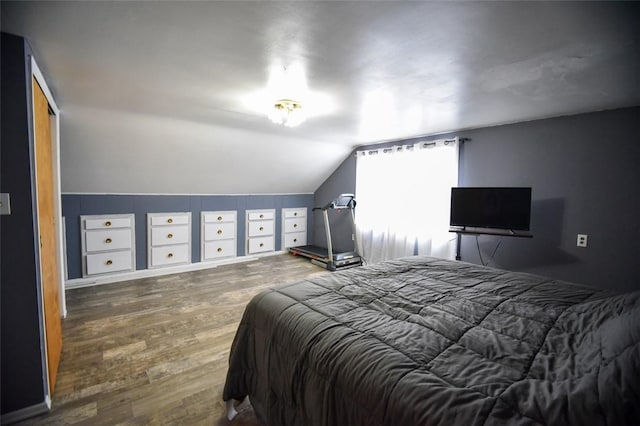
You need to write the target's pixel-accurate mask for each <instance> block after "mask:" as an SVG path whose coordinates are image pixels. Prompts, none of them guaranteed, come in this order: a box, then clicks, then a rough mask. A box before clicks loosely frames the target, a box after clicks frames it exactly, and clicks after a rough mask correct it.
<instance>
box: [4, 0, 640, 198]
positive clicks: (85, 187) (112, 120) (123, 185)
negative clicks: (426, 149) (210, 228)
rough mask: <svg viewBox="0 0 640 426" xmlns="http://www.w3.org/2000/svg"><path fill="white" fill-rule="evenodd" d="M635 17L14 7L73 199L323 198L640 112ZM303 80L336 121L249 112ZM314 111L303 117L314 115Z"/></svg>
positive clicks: (430, 8)
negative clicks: (466, 139) (398, 160)
mask: <svg viewBox="0 0 640 426" xmlns="http://www.w3.org/2000/svg"><path fill="white" fill-rule="evenodd" d="M639 6H640V4H639V3H636V2H628V3H627V2H624V3H622V2H605V3H596V2H586V3H581V2H526V3H523V2H401V1H394V2H380V1H375V2H374V1H371V2H370V1H355V2H342V1H328V2H311V1H296V2H265V1H260V2H248V1H226V2H218V1H213V2H190V1H167V2H151V1H141V2H99V1H98V2H48V1H47V2H15V3H14V2H7V1H2V3H1V12H2V31H4V32H9V33H13V34H18V35H22V36H24V37H26V38H27V39H28V41H29V42H30V44H31V46H32V47H33V49H34V51H35V54H36V58H37V60H38V62H39V64H40V67H41V68H42V69H43V71H44V73H45V76H47V79H48V83H49V86H50V88H51V89H52V92H53V93H54V95H55V96H56V100H57V103H58V105H59V106H60V108H61V110H62V114H63V115H62V118H63V124H62V138H63V140H62V147H61V149H62V168H63V172H62V185H63V191H66V192H152V193H220V194H230V193H298V192H313V191H315V190H316V189H317V188H318V186H319V185H320V184H322V182H323V181H324V179H326V178H327V177H328V176H329V175H330V174H331V173H332V172H333V170H334V169H335V168H336V167H337V166H338V165H339V164H340V163H341V162H342V161H343V160H344V158H345V157H346V156H347V155H348V153H349V152H350V151H351V149H352V148H353V147H354V146H357V145H361V144H365V143H371V142H377V141H383V140H392V139H399V138H406V137H411V136H420V135H428V134H435V133H442V132H446V131H451V130H459V129H465V128H474V127H483V126H490V125H495V124H502V123H509V122H517V121H524V120H531V119H536V118H543V117H552V116H558V115H565V114H574V113H579V112H586V111H594V110H602V109H610V108H617V107H624V106H632V105H638V104H640V84H639V76H640V43H639V40H640V36H639V32H640V31H639V29H638V28H639V27H638V22H639V18H640V7H639ZM296 65H298V66H301V67H302V69H303V70H304V72H305V74H306V79H307V82H308V86H309V89H310V90H312V91H314V92H318V93H321V94H322V95H324V97H325V98H326V99H328V100H329V101H330V103H331V104H332V105H333V108H332V109H330V110H328V111H327V112H325V113H324V114H322V115H318V116H314V117H310V118H309V119H308V120H307V121H306V122H305V123H303V124H302V125H301V126H299V127H296V128H284V127H279V126H277V125H274V124H272V123H271V122H270V121H269V120H268V119H267V118H266V117H265V116H264V115H263V114H261V113H259V112H257V111H256V105H250V104H247V100H248V99H249V100H250V99H252V95H255V93H256V92H258V91H260V90H262V89H264V88H265V86H266V84H267V80H268V78H269V71H270V69H271V68H272V67H273V66H278V67H283V66H284V67H293V66H296ZM307 106H308V105H307Z"/></svg>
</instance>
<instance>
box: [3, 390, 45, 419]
mask: <svg viewBox="0 0 640 426" xmlns="http://www.w3.org/2000/svg"><path fill="white" fill-rule="evenodd" d="M49 410H51V398H49V396H48V395H47V396H46V397H45V399H44V401H42V402H40V403H38V404H35V405H32V406H30V407H25V408H21V409H19V410H16V411H12V412H10V413H6V414H3V415H2V416H1V417H0V424H3V425H10V424H12V423H17V422H19V421H22V420H25V419H28V418H31V417H35V416H39V415H40V414H45V413H48V412H49Z"/></svg>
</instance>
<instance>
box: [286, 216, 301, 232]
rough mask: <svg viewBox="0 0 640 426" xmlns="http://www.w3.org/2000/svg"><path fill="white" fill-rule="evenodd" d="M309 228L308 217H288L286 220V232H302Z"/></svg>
mask: <svg viewBox="0 0 640 426" xmlns="http://www.w3.org/2000/svg"><path fill="white" fill-rule="evenodd" d="M306 230H307V218H306V217H301V218H299V219H287V220H285V221H284V232H300V231H306Z"/></svg>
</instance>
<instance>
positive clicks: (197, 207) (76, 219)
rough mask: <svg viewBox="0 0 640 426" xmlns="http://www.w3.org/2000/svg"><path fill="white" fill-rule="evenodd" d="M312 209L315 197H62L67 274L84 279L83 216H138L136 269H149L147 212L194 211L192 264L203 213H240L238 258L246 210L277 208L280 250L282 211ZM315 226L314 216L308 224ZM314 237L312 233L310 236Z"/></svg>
mask: <svg viewBox="0 0 640 426" xmlns="http://www.w3.org/2000/svg"><path fill="white" fill-rule="evenodd" d="M291 207H307V208H308V209H309V212H311V208H312V207H313V195H312V194H291V195H96V194H63V195H62V215H63V216H64V218H65V225H66V237H67V271H68V276H69V278H70V279H73V278H81V277H82V263H81V262H82V242H81V240H80V238H81V233H80V216H81V215H93V214H125V213H134V214H135V228H136V269H146V268H147V213H167V212H191V261H192V262H194V263H196V262H200V247H201V243H200V212H202V211H218V210H237V212H238V213H237V214H238V256H242V255H244V254H245V253H244V252H245V227H244V222H245V211H246V210H251V209H276V229H275V248H276V250H280V249H281V229H282V228H281V226H282V224H281V215H282V209H283V208H291ZM308 226H309V229H312V227H313V217H312V216H311V217H310V219H309V221H308ZM308 234H309V235H311V233H308Z"/></svg>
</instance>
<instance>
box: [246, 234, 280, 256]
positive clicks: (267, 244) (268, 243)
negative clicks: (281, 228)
mask: <svg viewBox="0 0 640 426" xmlns="http://www.w3.org/2000/svg"><path fill="white" fill-rule="evenodd" d="M273 247H274V246H273V236H271V237H258V238H251V239H250V240H249V253H261V252H263V251H273Z"/></svg>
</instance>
